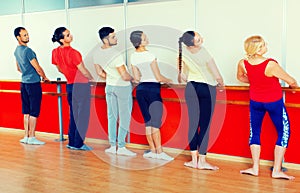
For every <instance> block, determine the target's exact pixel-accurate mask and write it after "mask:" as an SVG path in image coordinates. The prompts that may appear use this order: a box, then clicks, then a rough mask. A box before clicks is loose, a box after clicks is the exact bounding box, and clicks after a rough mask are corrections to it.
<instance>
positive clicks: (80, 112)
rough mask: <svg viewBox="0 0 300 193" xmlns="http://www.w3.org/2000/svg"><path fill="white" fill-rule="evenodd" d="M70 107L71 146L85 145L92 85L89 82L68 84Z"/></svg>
mask: <svg viewBox="0 0 300 193" xmlns="http://www.w3.org/2000/svg"><path fill="white" fill-rule="evenodd" d="M67 94H68V103H69V107H70V123H69V146H72V147H76V148H80V147H81V146H82V145H83V142H84V139H85V135H86V132H87V129H88V126H89V118H90V104H91V87H90V84H89V83H74V84H67Z"/></svg>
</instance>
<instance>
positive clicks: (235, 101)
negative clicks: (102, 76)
mask: <svg viewBox="0 0 300 193" xmlns="http://www.w3.org/2000/svg"><path fill="white" fill-rule="evenodd" d="M226 89H227V88H226ZM244 89H245V88H243V89H240V90H244ZM245 90H246V89H245ZM287 90H288V91H291V90H292V89H290V88H287ZM0 93H16V94H19V93H20V91H19V90H0ZM43 95H50V96H67V93H56V92H43ZM92 97H94V98H99V99H105V95H103V94H96V95H95V94H92ZM133 99H136V97H133ZM162 99H163V101H165V102H178V103H185V99H180V98H167V97H162ZM217 103H219V104H227V105H249V101H242V100H217ZM285 106H286V107H291V108H300V104H299V103H285Z"/></svg>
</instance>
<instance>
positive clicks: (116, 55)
mask: <svg viewBox="0 0 300 193" xmlns="http://www.w3.org/2000/svg"><path fill="white" fill-rule="evenodd" d="M93 60H94V64H99V65H100V66H101V67H102V68H103V70H104V71H105V72H106V84H107V85H111V86H129V85H130V84H131V83H130V81H124V80H123V79H122V78H121V75H120V73H119V72H118V70H117V67H120V66H122V65H124V66H125V68H126V70H127V66H126V65H125V62H124V58H123V55H122V53H120V52H118V51H117V50H116V49H114V48H107V49H103V48H101V47H100V48H99V49H97V50H96V51H95V52H94V54H93Z"/></svg>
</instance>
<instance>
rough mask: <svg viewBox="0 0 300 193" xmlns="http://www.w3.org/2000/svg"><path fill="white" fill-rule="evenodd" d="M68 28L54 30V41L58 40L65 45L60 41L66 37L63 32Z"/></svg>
mask: <svg viewBox="0 0 300 193" xmlns="http://www.w3.org/2000/svg"><path fill="white" fill-rule="evenodd" d="M66 30H67V28H65V27H59V28H57V29H56V30H55V31H54V34H53V36H52V42H53V43H54V42H58V43H59V44H60V45H63V43H61V42H60V40H61V39H64V34H63V32H64V31H66Z"/></svg>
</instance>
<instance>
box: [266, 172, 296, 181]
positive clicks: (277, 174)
mask: <svg viewBox="0 0 300 193" xmlns="http://www.w3.org/2000/svg"><path fill="white" fill-rule="evenodd" d="M272 178H276V179H286V180H294V179H295V177H294V176H288V175H286V174H285V173H283V172H281V171H280V172H272Z"/></svg>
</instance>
